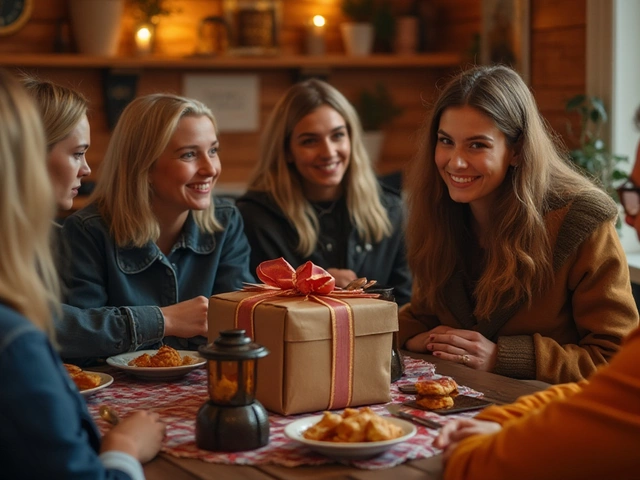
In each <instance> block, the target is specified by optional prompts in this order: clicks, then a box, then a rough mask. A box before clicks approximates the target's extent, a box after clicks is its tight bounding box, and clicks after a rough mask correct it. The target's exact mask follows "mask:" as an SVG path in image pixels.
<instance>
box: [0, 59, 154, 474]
mask: <svg viewBox="0 0 640 480" xmlns="http://www.w3.org/2000/svg"><path fill="white" fill-rule="evenodd" d="M0 149H1V150H2V155H0V171H2V172H3V174H2V175H0V205H2V208H1V209H0V224H2V229H0V245H2V248H3V253H4V254H3V255H2V256H0V381H1V382H2V395H0V412H2V413H0V419H1V422H2V428H0V465H2V474H1V476H2V478H12V479H13V478H20V479H42V478H64V479H69V480H73V479H80V478H83V479H86V478H102V479H143V478H144V474H143V471H142V467H141V465H140V462H145V461H148V460H151V459H152V458H153V457H154V456H155V455H156V453H157V452H158V450H159V449H160V445H161V442H162V438H163V435H164V432H165V425H164V424H163V423H162V422H160V421H159V416H158V414H157V413H154V412H150V411H145V412H142V411H141V412H136V413H134V414H132V415H130V416H128V417H127V418H125V419H123V420H122V421H121V422H120V423H119V424H118V425H117V426H115V427H113V428H112V429H111V430H110V431H109V433H107V434H106V435H105V436H104V438H100V434H99V432H98V429H97V428H96V425H95V424H94V422H93V420H92V419H91V416H90V415H89V411H88V410H87V406H86V403H85V401H84V399H83V398H82V397H81V396H80V394H79V393H78V391H77V389H76V387H75V385H74V384H73V382H72V380H71V379H70V378H69V376H68V374H67V373H66V370H65V368H64V366H63V365H62V362H61V361H60V357H59V356H58V355H57V353H56V352H55V350H54V348H53V345H52V341H51V340H52V338H53V336H54V335H53V325H52V318H51V307H52V306H53V305H56V304H57V301H58V299H57V292H58V291H59V288H58V278H57V273H56V268H55V265H54V261H53V256H52V254H51V250H50V235H51V223H52V220H53V217H54V214H55V209H56V202H54V201H53V200H54V194H53V190H54V189H52V187H51V184H50V182H49V178H48V177H47V174H46V168H45V157H46V143H45V137H44V133H43V129H42V123H41V121H40V118H39V115H38V111H37V109H36V106H35V105H34V103H33V102H32V100H31V99H30V98H29V96H28V95H27V93H26V92H25V91H24V89H23V88H22V87H21V86H20V84H19V82H18V81H17V80H16V79H14V78H12V77H11V76H10V75H9V74H8V73H6V72H5V71H2V70H0ZM34 192H37V195H34ZM36 458H37V460H36V461H34V459H36Z"/></svg>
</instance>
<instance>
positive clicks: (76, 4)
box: [69, 0, 124, 57]
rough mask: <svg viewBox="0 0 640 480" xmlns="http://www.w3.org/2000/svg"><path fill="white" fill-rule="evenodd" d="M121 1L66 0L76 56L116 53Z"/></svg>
mask: <svg viewBox="0 0 640 480" xmlns="http://www.w3.org/2000/svg"><path fill="white" fill-rule="evenodd" d="M123 11H124V0H69V12H70V16H71V28H72V31H73V35H74V38H75V41H76V48H77V49H78V52H79V53H84V54H86V55H105V56H110V57H111V56H115V55H116V54H117V53H118V41H119V40H120V29H121V28H120V27H121V19H122V13H123Z"/></svg>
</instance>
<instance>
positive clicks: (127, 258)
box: [116, 212, 216, 274]
mask: <svg viewBox="0 0 640 480" xmlns="http://www.w3.org/2000/svg"><path fill="white" fill-rule="evenodd" d="M215 246H216V241H215V237H214V235H212V234H204V235H203V234H199V232H198V225H197V224H196V222H195V220H194V219H193V214H192V213H191V212H189V216H188V217H187V220H186V222H185V223H184V226H183V227H182V233H181V234H180V236H179V237H178V241H177V242H176V243H175V245H174V246H173V247H172V248H171V252H172V253H173V252H174V251H176V250H178V249H183V248H186V249H189V250H191V251H192V252H194V253H197V254H200V255H208V254H210V253H211V252H213V250H214V249H215ZM169 255H171V254H169ZM163 259H164V254H163V253H162V252H161V251H160V249H159V248H158V246H157V245H156V244H155V243H154V242H151V241H149V242H148V243H147V244H146V245H145V246H143V247H133V248H127V247H117V249H116V261H117V262H118V267H119V268H120V270H122V271H123V272H124V273H126V274H134V273H139V272H142V271H144V270H146V269H147V268H148V267H149V266H150V265H151V264H152V263H153V262H155V261H156V260H160V261H162V260H163Z"/></svg>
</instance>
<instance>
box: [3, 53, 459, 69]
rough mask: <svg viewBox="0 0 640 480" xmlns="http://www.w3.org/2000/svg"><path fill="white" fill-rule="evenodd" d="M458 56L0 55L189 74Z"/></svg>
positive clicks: (436, 63) (9, 59)
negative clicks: (179, 70) (165, 70)
mask: <svg viewBox="0 0 640 480" xmlns="http://www.w3.org/2000/svg"><path fill="white" fill-rule="evenodd" d="M460 62H461V56H460V55H459V54H457V53H451V52H441V53H426V54H416V55H391V54H387V55H383V54H376V55H369V56H365V57H354V56H347V55H338V54H336V55H322V56H308V55H277V56H252V57H247V56H244V57H241V56H220V57H184V58H178V57H159V56H149V57H103V56H92V55H78V54H54V53H50V54H0V65H1V66H16V67H43V68H46V67H52V68H113V69H175V68H180V69H190V70H212V69H213V70H217V69H219V70H262V69H264V70H269V69H282V68H294V69H307V68H309V69H316V68H318V69H322V68H331V69H363V68H438V67H453V66H457V65H459V64H460Z"/></svg>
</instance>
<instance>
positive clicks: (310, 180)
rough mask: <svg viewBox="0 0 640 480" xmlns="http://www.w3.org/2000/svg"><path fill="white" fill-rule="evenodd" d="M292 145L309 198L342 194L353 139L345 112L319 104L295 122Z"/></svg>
mask: <svg viewBox="0 0 640 480" xmlns="http://www.w3.org/2000/svg"><path fill="white" fill-rule="evenodd" d="M289 148H290V150H291V155H292V160H293V163H294V165H295V167H296V169H297V170H298V172H299V173H300V175H301V176H302V184H303V188H304V192H305V196H306V197H307V198H308V199H309V200H312V201H324V200H335V199H337V198H338V197H340V195H341V194H342V185H341V184H342V179H343V177H344V174H345V172H346V171H347V168H348V167H349V159H350V157H351V140H350V139H349V133H348V131H347V125H346V122H345V120H344V118H342V115H340V114H339V113H338V112H337V111H336V110H334V109H333V108H331V107H330V106H328V105H322V106H320V107H318V108H317V109H315V110H314V111H313V112H311V113H310V114H308V115H307V116H305V117H303V118H302V119H301V120H300V121H299V122H298V123H297V124H296V126H295V127H294V129H293V132H292V133H291V140H290V144H289Z"/></svg>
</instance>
